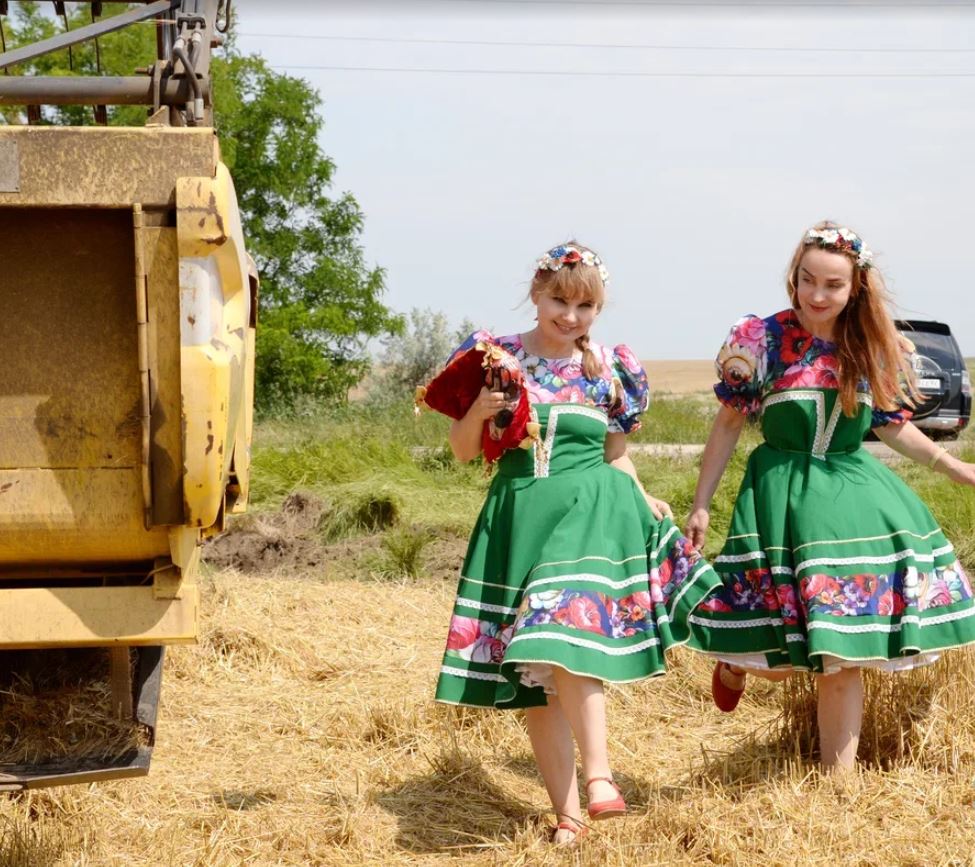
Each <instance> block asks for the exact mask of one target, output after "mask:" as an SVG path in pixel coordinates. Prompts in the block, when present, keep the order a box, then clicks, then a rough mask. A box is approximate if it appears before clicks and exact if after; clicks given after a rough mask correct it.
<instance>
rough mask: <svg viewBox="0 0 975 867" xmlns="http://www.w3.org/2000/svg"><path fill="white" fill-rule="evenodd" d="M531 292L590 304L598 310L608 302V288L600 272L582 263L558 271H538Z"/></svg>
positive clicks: (565, 266) (566, 266)
mask: <svg viewBox="0 0 975 867" xmlns="http://www.w3.org/2000/svg"><path fill="white" fill-rule="evenodd" d="M531 291H532V294H533V295H537V294H546V295H558V296H559V297H560V298H564V299H565V300H566V301H573V302H576V303H580V302H581V303H585V302H589V303H591V304H595V305H596V309H597V310H601V309H602V307H603V303H604V302H605V300H606V288H605V287H604V286H603V280H602V277H600V276H599V270H598V269H597V268H594V267H592V266H591V265H584V264H582V263H581V262H579V263H578V264H576V265H564V266H563V267H561V268H560V269H559V270H558V271H549V270H539V271H536V272H535V278H534V279H533V280H532V288H531Z"/></svg>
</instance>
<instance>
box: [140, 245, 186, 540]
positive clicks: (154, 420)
mask: <svg viewBox="0 0 975 867" xmlns="http://www.w3.org/2000/svg"><path fill="white" fill-rule="evenodd" d="M143 236H144V237H143V240H144V243H143V255H144V260H145V268H146V272H147V277H148V280H147V290H148V301H149V369H150V371H151V372H152V373H151V376H150V377H149V386H150V394H149V399H150V404H151V412H150V420H151V431H150V436H151V442H150V456H149V466H150V469H151V472H152V523H153V524H181V523H182V522H183V451H182V450H183V431H182V425H181V422H180V414H181V404H182V399H181V396H180V388H179V383H180V346H179V291H178V287H179V257H178V253H177V249H176V229H175V228H166V227H146V228H145V229H143Z"/></svg>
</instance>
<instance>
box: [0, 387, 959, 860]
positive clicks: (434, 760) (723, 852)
mask: <svg viewBox="0 0 975 867" xmlns="http://www.w3.org/2000/svg"><path fill="white" fill-rule="evenodd" d="M675 403H676V402H675ZM679 409H681V408H680V407H678V406H667V405H666V402H661V403H660V404H658V406H657V409H656V410H655V411H656V412H659V413H660V414H661V416H660V417H661V419H668V418H673V417H675V416H676V413H677V412H678V410H679ZM681 411H683V410H681ZM404 418H405V416H403V417H401V416H399V415H395V414H393V415H390V416H388V418H387V419H386V421H385V422H384V421H382V420H381V419H379V418H378V417H369V418H364V417H352V416H349V415H347V414H345V413H344V411H343V412H342V413H338V414H335V415H334V416H328V417H325V416H323V417H320V418H310V419H301V420H296V421H293V422H288V423H285V422H275V423H273V424H272V423H266V424H264V425H262V426H261V427H260V428H259V430H258V443H259V447H258V449H257V450H256V452H255V462H254V472H255V491H254V492H255V497H256V499H255V503H254V508H253V511H252V514H251V515H249V516H246V517H245V518H244V519H243V520H241V521H239V522H238V523H237V525H236V527H235V529H234V532H233V533H231V534H230V535H228V536H227V537H225V538H224V539H222V540H219V541H218V542H217V543H216V544H215V545H214V546H213V547H212V548H211V549H210V550H209V559H210V565H209V566H208V568H207V573H206V574H205V576H204V578H203V581H202V597H203V615H202V616H203V622H202V630H201V640H200V643H199V644H198V645H195V646H190V647H178V648H172V649H171V650H170V651H169V653H168V656H167V662H166V670H165V678H164V683H163V696H162V702H161V707H160V719H159V723H160V726H159V732H158V738H157V746H156V749H155V754H154V758H153V766H152V770H151V773H150V776H149V777H148V778H146V779H143V780H137V781H128V782H116V783H106V784H100V785H96V786H90V787H75V788H64V789H55V790H48V791H40V792H35V793H30V794H25V795H2V796H0V867H25V865H31V867H45V865H119V867H121V865H126V867H127V865H238V864H246V865H265V864H268V865H270V864H274V865H279V864H287V865H305V864H312V865H316V864H321V865H333V864H334V865H340V864H341V865H344V864H359V863H363V864H390V865H415V864H441V863H444V864H445V863H460V864H485V865H487V864H516V865H521V864H525V865H527V864H553V865H554V864H593V865H595V864H609V865H634V864H742V865H744V864H748V865H751V864H827V863H830V864H863V865H866V864H911V865H927V864H963V863H965V864H967V863H972V853H973V852H975V822H973V819H975V812H973V810H975V788H973V783H975V653H972V652H968V651H965V652H955V653H952V654H948V655H946V657H945V658H944V659H943V660H942V661H941V662H940V663H939V664H938V665H937V666H934V667H932V668H930V669H927V670H923V671H921V672H916V673H913V674H911V675H906V676H902V677H898V678H882V677H878V678H871V679H870V682H869V684H868V687H869V700H868V709H867V719H866V723H865V726H864V739H863V742H862V744H861V757H862V758H863V760H864V769H863V771H862V773H860V774H858V775H857V776H855V777H854V778H851V779H849V780H846V781H837V780H832V779H828V778H822V777H820V775H819V774H818V772H817V770H816V764H815V742H814V735H813V725H812V723H813V718H814V711H813V708H814V704H813V696H812V691H811V688H810V685H809V682H808V681H807V680H806V679H796V680H794V681H793V682H791V683H790V684H788V685H787V687H786V688H782V687H777V686H774V685H770V684H758V683H752V684H751V685H750V687H749V690H748V692H747V694H746V696H745V698H744V700H743V702H742V704H741V706H740V707H739V709H738V711H737V712H736V713H735V714H733V715H723V714H720V713H719V712H718V711H717V710H716V709H715V708H714V707H713V706H712V704H711V700H710V696H709V672H710V667H709V665H708V664H707V662H706V661H705V660H704V659H702V658H700V657H697V656H694V655H693V654H690V653H687V652H678V653H676V654H675V655H674V656H673V657H672V670H671V672H670V674H669V675H668V676H666V677H664V678H658V679H656V680H653V681H649V682H644V683H642V684H637V685H633V686H629V687H625V688H619V689H613V690H612V691H611V693H610V737H611V754H612V756H613V762H614V767H615V771H616V774H617V776H618V779H619V780H620V782H621V784H622V787H623V790H624V792H625V793H626V796H627V798H628V801H629V803H630V805H631V808H632V811H631V814H630V815H629V816H628V817H627V818H625V819H623V820H619V821H613V822H609V823H605V824H603V825H600V826H597V828H596V831H595V833H594V834H593V835H591V836H590V837H589V839H588V840H587V841H586V843H585V846H584V847H583V848H581V849H579V850H576V851H572V852H565V851H557V850H552V849H550V848H549V847H547V845H546V843H545V829H546V827H547V825H548V822H549V817H548V814H547V799H546V797H545V794H544V790H543V788H542V785H541V781H540V779H539V778H538V776H537V774H536V772H535V770H534V767H533V762H532V758H531V751H530V748H529V745H528V740H527V736H526V734H525V732H524V728H523V725H522V722H521V720H520V717H519V715H518V714H517V713H512V712H505V713H492V712H489V711H472V710H458V709H454V708H448V707H444V706H440V705H436V704H434V703H433V701H432V694H433V685H434V682H435V678H436V672H437V669H438V666H439V662H440V654H441V651H442V647H443V641H444V638H445V634H446V629H447V621H448V617H449V612H450V607H451V602H452V598H453V593H454V589H455V587H454V582H455V575H456V569H457V567H458V565H459V561H460V558H461V556H462V553H463V549H464V535H465V533H466V532H467V529H468V528H469V526H470V524H471V522H472V521H473V516H474V514H475V513H476V509H477V505H478V503H479V501H480V499H481V497H482V496H483V489H484V484H485V481H484V479H483V477H482V475H481V473H480V471H479V470H478V469H477V468H476V467H459V466H457V465H456V463H453V462H451V461H450V459H449V458H448V457H446V456H445V455H443V454H441V453H434V454H427V455H425V456H423V457H421V458H415V457H413V456H412V455H411V452H410V448H409V447H410V446H411V445H414V444H416V443H417V442H427V443H430V444H434V443H436V442H437V440H438V437H440V436H442V430H441V431H440V433H438V429H437V427H436V426H437V424H439V421H438V420H437V419H435V418H423V419H421V420H420V422H418V425H419V427H416V428H410V427H408V426H407V425H405V423H404ZM651 422H652V419H651ZM441 441H442V440H441ZM965 447H966V448H967V449H968V456H969V457H971V456H972V450H971V441H970V440H969V441H968V442H967V443H965ZM743 463H744V453H743V452H742V453H740V454H737V455H736V456H735V458H734V460H733V462H732V465H731V468H730V469H729V472H728V474H727V475H726V479H725V480H724V481H723V483H722V486H721V488H719V491H718V494H717V496H716V498H715V505H714V510H713V520H714V533H713V536H712V541H711V543H710V544H709V550H708V552H707V553H709V554H713V552H714V546H716V545H717V544H719V543H720V537H721V530H722V527H723V526H726V523H727V519H728V514H729V512H730V508H731V503H732V502H733V498H734V489H735V487H736V486H737V483H738V479H739V478H740V474H741V471H742V469H743ZM637 466H638V469H639V471H640V473H641V476H642V477H643V478H644V480H645V482H648V483H649V486H650V487H651V489H652V490H654V492H655V493H657V494H658V495H660V496H664V497H666V498H667V499H668V500H669V501H670V502H671V503H672V504H673V505H674V509H675V512H677V513H678V514H683V513H684V512H686V508H687V506H688V505H689V501H690V497H691V495H692V492H693V484H694V477H695V471H696V465H695V463H694V462H693V461H690V460H672V459H666V460H665V459H647V458H640V459H638V461H637ZM899 471H900V472H902V473H903V474H904V475H905V477H906V478H907V479H908V481H909V482H910V483H911V484H912V485H913V486H914V487H915V488H916V489H917V490H918V491H919V493H921V495H922V496H923V497H924V498H925V499H926V501H927V502H929V503H930V504H931V505H932V506H933V507H934V508H935V511H936V513H937V515H938V518H939V520H940V521H941V522H942V524H943V525H944V526H945V528H946V530H947V531H948V532H949V534H950V535H951V537H952V538H953V539H954V541H955V542H956V545H957V547H958V550H959V553H960V555H961V556H962V559H963V561H964V562H965V563H966V564H967V565H968V566H969V567H970V568H971V567H972V566H975V491H959V490H958V489H954V488H949V487H948V483H947V482H945V481H944V480H943V478H942V477H940V476H933V475H931V474H930V473H926V472H925V471H924V470H923V469H922V468H910V467H909V468H905V469H903V470H899ZM296 489H301V490H302V491H304V493H302V494H301V495H299V496H296V495H294V494H292V493H291V492H293V491H295V490H296ZM411 572H412V573H414V576H415V577H407V573H411ZM2 698H3V696H0V699H2ZM70 722H71V720H70V719H66V720H65V725H66V726H67V725H68V723H70ZM0 729H2V726H0ZM2 733H3V732H2V731H0V734H2Z"/></svg>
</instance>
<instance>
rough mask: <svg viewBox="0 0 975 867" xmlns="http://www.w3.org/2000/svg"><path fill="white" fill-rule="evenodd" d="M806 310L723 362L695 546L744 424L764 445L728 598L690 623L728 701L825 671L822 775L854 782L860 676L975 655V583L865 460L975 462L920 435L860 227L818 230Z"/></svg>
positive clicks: (801, 300)
mask: <svg viewBox="0 0 975 867" xmlns="http://www.w3.org/2000/svg"><path fill="white" fill-rule="evenodd" d="M786 287H787V290H788V293H789V300H790V302H791V306H790V307H789V308H788V309H786V310H783V311H782V312H780V313H776V314H774V315H772V316H767V317H765V318H760V317H757V316H746V317H744V318H743V319H741V320H740V321H739V322H738V323H736V324H735V326H734V327H733V328H732V330H731V333H730V335H729V336H728V339H727V340H726V341H725V344H724V345H723V346H722V347H721V351H720V353H719V354H718V358H717V368H718V375H719V382H718V384H717V385H715V387H714V390H715V394H716V395H717V398H718V400H719V401H720V403H721V408H720V409H719V411H718V415H717V417H716V419H715V421H714V426H713V428H712V430H711V434H710V436H709V438H708V443H707V446H706V447H705V451H704V455H703V457H702V460H701V469H700V475H699V477H698V483H697V491H696V494H695V498H694V506H693V509H692V512H691V516H690V518H689V520H688V524H687V530H686V532H687V536H688V537H689V538H690V539H691V540H692V542H693V543H694V544H695V545H696V546H698V547H700V546H702V545H703V543H704V539H705V534H706V532H707V528H708V523H709V506H710V502H711V498H712V497H713V495H714V492H715V489H716V488H717V486H718V482H719V481H720V479H721V476H722V475H723V473H724V470H725V467H726V466H727V464H728V460H729V458H730V457H731V453H732V452H733V451H734V448H735V445H736V443H737V441H738V436H739V434H740V432H741V428H742V425H743V424H744V422H745V419H746V417H747V416H759V415H760V416H761V425H762V433H763V435H764V440H765V441H764V442H763V443H762V444H761V445H760V446H758V447H757V448H756V449H755V450H754V451H753V452H752V454H751V456H750V457H749V460H748V466H747V468H746V470H745V476H744V479H743V480H742V483H741V488H740V490H739V492H738V498H737V501H736V503H735V508H734V513H733V515H732V520H731V527H730V529H729V534H728V538H727V541H726V542H725V545H724V548H723V550H722V552H721V554H720V556H718V557H717V558H716V560H715V561H714V567H715V570H716V571H717V572H718V574H719V575H720V576H721V578H722V586H721V587H720V588H718V589H717V590H716V591H714V592H712V593H711V595H709V596H708V598H707V599H705V601H704V602H703V603H702V604H701V605H700V607H699V608H698V609H697V610H696V611H695V613H694V614H693V615H692V616H691V618H690V624H691V642H690V643H691V646H692V647H695V648H696V649H698V650H703V651H705V652H707V653H710V654H713V655H714V656H716V657H717V659H718V662H717V664H716V666H715V669H714V673H713V676H712V681H711V689H712V694H713V696H714V700H715V703H716V704H717V705H718V707H719V708H720V709H721V710H723V711H731V710H733V709H734V708H735V706H736V705H737V704H738V700H739V698H740V696H741V694H742V692H743V690H744V688H745V675H746V673H748V674H756V675H758V676H761V677H765V678H767V679H770V680H782V679H784V678H786V677H788V676H789V675H791V674H792V672H794V671H797V670H798V671H813V672H815V673H816V675H817V685H818V696H819V697H818V719H819V743H820V752H821V761H822V763H823V765H824V767H825V768H826V769H828V770H834V769H849V768H851V767H853V765H854V764H855V761H856V751H857V745H858V742H859V736H860V726H861V722H862V717H863V685H862V681H861V677H860V669H861V668H865V667H871V668H880V669H883V670H886V671H902V670H905V669H909V668H913V667H915V666H919V665H925V664H927V663H930V662H933V661H935V660H936V659H937V658H938V657H939V655H940V653H941V652H942V651H944V650H946V649H948V648H951V647H958V646H960V645H964V644H969V643H971V642H975V601H973V598H972V587H971V584H970V583H969V580H968V578H967V577H966V575H965V572H964V570H963V569H962V567H961V565H960V564H959V562H958V559H957V557H956V556H955V552H954V549H953V548H952V546H951V543H950V542H949V541H948V540H947V539H946V538H945V536H944V534H943V533H942V531H941V528H940V527H939V526H938V524H937V522H936V521H935V519H934V517H933V516H932V515H931V513H930V511H928V509H927V507H926V506H925V505H924V504H923V503H922V502H921V501H920V499H919V498H918V497H917V496H916V495H915V494H914V492H913V491H911V489H910V488H908V487H907V485H905V484H904V482H902V481H901V480H900V478H899V477H898V476H897V475H895V474H894V473H893V472H892V471H891V470H889V469H888V468H887V467H885V466H884V465H883V464H881V463H880V462H879V461H878V460H877V459H876V458H874V457H873V456H872V455H870V454H869V453H868V452H867V451H866V450H865V449H864V448H862V441H863V438H864V437H865V436H866V434H867V432H868V431H869V430H870V429H873V430H874V431H875V433H876V434H877V436H878V437H879V438H880V439H881V440H883V441H884V442H885V443H886V444H887V445H889V446H890V447H891V448H892V449H894V450H895V451H898V452H900V453H901V454H902V455H904V456H906V457H908V458H910V459H911V460H914V461H916V462H918V463H921V464H924V465H925V466H927V467H929V468H930V469H931V470H932V471H934V472H940V473H943V474H944V475H946V476H948V477H949V478H950V479H952V480H953V481H955V482H958V483H960V484H966V485H975V465H973V464H969V463H964V462H963V461H960V460H958V459H957V458H955V457H952V456H951V455H950V454H948V453H947V451H946V450H945V449H944V448H942V447H940V446H938V445H936V444H935V443H933V442H932V441H931V440H929V439H928V438H927V437H926V436H925V435H924V434H923V433H921V431H920V430H918V428H917V427H915V426H914V425H913V424H912V423H911V422H910V418H911V412H910V409H909V408H908V407H909V406H910V405H911V404H912V402H913V401H914V399H915V398H916V397H917V392H916V391H915V388H914V378H913V369H912V364H911V360H910V346H909V345H908V344H907V342H906V341H905V340H904V339H903V338H902V337H901V336H900V335H899V333H898V331H897V329H896V328H895V326H894V322H893V319H892V318H891V315H890V312H889V307H888V305H889V299H888V296H887V292H886V289H885V288H884V282H883V279H882V278H881V276H880V273H879V271H878V270H877V268H876V266H875V265H874V263H873V254H872V253H871V252H870V250H869V249H867V247H866V246H865V245H864V243H863V241H862V239H861V238H860V237H859V235H857V234H856V233H855V232H853V231H852V230H850V229H848V228H846V227H843V226H839V225H837V224H835V223H830V222H822V223H818V224H816V225H815V226H813V227H812V228H811V229H809V230H807V231H806V232H805V233H804V235H803V237H802V239H801V240H800V241H799V244H798V245H797V247H796V250H795V253H794V254H793V256H792V260H791V262H790V264H789V270H788V273H787V278H786Z"/></svg>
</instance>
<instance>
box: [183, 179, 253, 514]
mask: <svg viewBox="0 0 975 867" xmlns="http://www.w3.org/2000/svg"><path fill="white" fill-rule="evenodd" d="M176 203H177V207H176V229H177V236H178V242H179V255H180V332H181V333H180V343H181V347H182V349H181V353H182V370H183V378H182V392H183V512H184V515H185V519H186V521H187V523H189V524H192V525H194V526H199V527H204V528H206V527H210V526H211V525H213V524H214V522H216V521H217V520H218V518H219V519H220V520H221V521H222V519H223V517H224V515H225V510H224V499H225V495H226V489H227V480H228V477H229V474H230V466H231V460H232V459H233V454H234V450H235V447H236V443H237V442H238V439H239V440H240V441H241V442H243V441H244V439H245V437H246V435H247V427H246V419H245V418H244V417H243V413H242V411H241V410H242V406H243V402H244V400H245V396H246V395H247V394H248V393H249V390H248V384H247V383H248V377H249V376H250V377H252V371H253V356H252V355H248V352H249V347H250V345H251V344H250V343H249V339H248V338H249V327H250V322H251V315H250V313H251V311H250V303H251V281H250V274H249V260H248V256H247V253H246V251H245V249H244V239H243V233H242V229H241V222H240V214H239V212H238V210H237V200H236V195H235V193H234V187H233V182H232V180H231V179H230V174H229V172H228V171H227V169H226V167H225V166H224V165H223V164H222V163H220V164H218V166H217V172H216V176H215V177H213V178H181V179H180V180H179V181H178V182H177V192H176ZM238 435H239V436H238Z"/></svg>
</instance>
